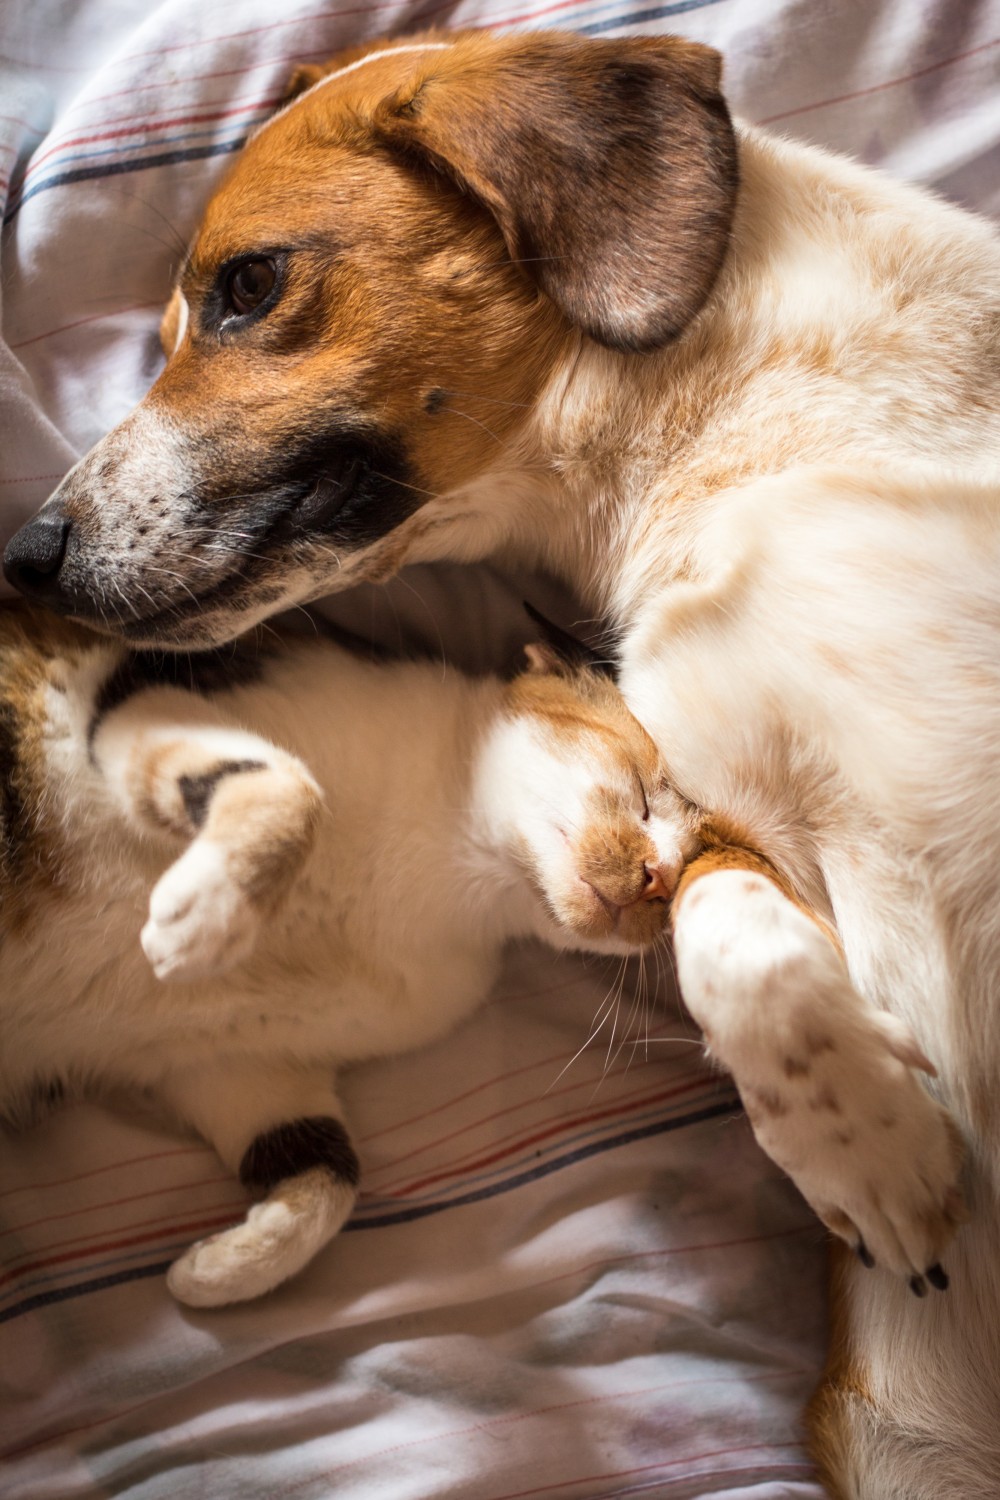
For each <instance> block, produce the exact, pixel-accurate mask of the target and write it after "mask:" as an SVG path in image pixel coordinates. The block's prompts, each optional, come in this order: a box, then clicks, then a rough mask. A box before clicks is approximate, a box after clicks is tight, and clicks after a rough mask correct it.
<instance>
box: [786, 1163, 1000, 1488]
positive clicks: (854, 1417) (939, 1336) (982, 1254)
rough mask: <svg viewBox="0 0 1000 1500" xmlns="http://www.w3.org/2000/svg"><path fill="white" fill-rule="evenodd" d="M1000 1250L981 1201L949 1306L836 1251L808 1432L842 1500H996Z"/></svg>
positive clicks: (964, 1239)
mask: <svg viewBox="0 0 1000 1500" xmlns="http://www.w3.org/2000/svg"><path fill="white" fill-rule="evenodd" d="M998 1243H1000V1218H998V1214H997V1205H996V1204H995V1203H992V1204H991V1203H988V1202H985V1201H979V1200H978V1199H977V1194H976V1192H975V1189H973V1192H972V1194H971V1202H970V1221H969V1223H968V1224H967V1225H966V1226H965V1228H964V1229H963V1231H962V1233H961V1235H959V1237H958V1238H957V1239H956V1241H955V1243H954V1245H953V1246H952V1247H951V1249H950V1250H949V1253H948V1272H949V1276H950V1279H951V1286H950V1289H949V1292H948V1295H947V1297H935V1298H933V1299H932V1298H930V1297H927V1298H924V1299H923V1300H920V1301H918V1300H916V1299H914V1298H912V1297H910V1296H909V1295H908V1294H907V1292H906V1291H905V1289H904V1288H903V1287H902V1286H901V1285H900V1284H899V1283H898V1282H894V1281H893V1280H892V1279H891V1278H889V1277H887V1276H884V1275H881V1274H880V1273H878V1272H871V1271H867V1270H866V1269H865V1268H864V1267H863V1266H862V1265H860V1264H859V1263H858V1262H857V1261H856V1260H855V1259H854V1258H853V1257H852V1256H851V1255H850V1254H849V1253H848V1252H847V1251H845V1250H843V1249H842V1248H841V1247H840V1246H836V1247H835V1254H834V1265H833V1274H832V1293H833V1297H832V1306H831V1318H830V1323H831V1349H830V1356H829V1360H828V1363H827V1368H826V1370H825V1372H824V1375H823V1379H822V1382H821V1384H820V1387H819V1389H818V1391H817V1393H816V1395H815V1397H814V1398H813V1401H812V1403H811V1406H810V1409H809V1413H808V1423H809V1430H810V1439H811V1447H812V1452H813V1457H814V1458H815V1460H816V1463H817V1465H818V1467H819V1470H820V1473H821V1475H822V1477H823V1479H824V1481H825V1483H826V1485H827V1488H828V1490H829V1492H830V1494H831V1495H833V1496H836V1497H837V1500H996V1497H997V1496H998V1495H1000V1266H998V1263H997V1248H996V1247H997V1244H998ZM862 1351H863V1352H862Z"/></svg>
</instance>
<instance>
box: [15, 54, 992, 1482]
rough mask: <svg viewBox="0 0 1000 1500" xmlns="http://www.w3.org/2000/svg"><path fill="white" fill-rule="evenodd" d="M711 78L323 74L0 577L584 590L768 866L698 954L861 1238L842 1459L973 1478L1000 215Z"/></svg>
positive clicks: (55, 586)
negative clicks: (452, 571)
mask: <svg viewBox="0 0 1000 1500" xmlns="http://www.w3.org/2000/svg"><path fill="white" fill-rule="evenodd" d="M720 79H721V69H720V60H719V58H718V56H717V55H716V54H715V53H713V52H711V51H710V50H708V49H706V48H704V47H701V46H698V45H696V44H693V43H689V42H686V41H682V40H679V39H671V38H655V39H653V38H626V39H619V40H605V41H593V40H588V41H585V40H582V39H579V38H576V37H573V36H571V35H568V34H565V33H551V34H548V33H544V32H540V33H534V34H531V33H527V34H522V35H518V36H511V37H503V38H500V37H496V36H492V35H489V34H485V33H484V34H452V35H449V34H445V33H427V34H424V35H420V36H411V37H407V38H405V39H402V40H397V41H391V42H381V43H375V44H372V45H370V46H369V47H367V48H362V49H358V50H356V51H355V52H354V53H350V54H344V55H341V56H339V57H338V58H335V59H334V60H333V61H332V62H331V63H330V64H329V65H328V66H327V67H326V68H303V69H300V70H299V72H298V74H297V75H296V77H295V79H294V81H293V86H292V89H291V91H290V96H289V99H288V101H287V103H286V104H285V105H284V107H283V108H282V109H280V110H279V111H278V113H277V114H276V115H275V116H274V117H273V118H272V119H271V120H270V121H269V122H267V123H266V124H265V125H264V126H263V127H261V128H260V129H259V130H258V131H257V132H256V134H255V135H254V136H253V137H252V139H251V140H250V142H249V143H248V145H247V147H246V149H245V151H244V152H243V154H242V156H241V157H240V158H239V159H238V160H237V161H236V162H235V164H234V166H233V168H232V170H231V172H230V174H229V175H228V177H227V178H226V179H225V180H224V182H223V184H222V186H221V187H220V188H219V190H218V191H217V192H216V194H215V196H214V197H213V199H212V200H211V202H210V203H209V205H208V207H207V210H206V212H205V217H204V221H203V223H202V225H201V228H200V230H199V231H198V234H197V236H196V238H195V241H194V244H193V246H192V248H191V251H190V253H189V255H188V258H187V260H186V262H185V264H184V267H183V269H182V271H181V274H180V277H179V281H178V285H177V289H176V291H175V292H174V295H173V298H172V300H171V302H170V305H169V307H168V309H167V312H166V315H165V318H164V323H163V330H162V332H163V339H164V345H165V349H166V351H167V354H168V359H167V363H166V367H165V369H164V371H163V373H162V374H161V376H160V377H159V379H158V380H157V382H156V383H155V385H154V386H153V388H152V389H151V391H150V392H149V394H148V395H147V397H146V398H145V400H144V401H143V402H142V403H141V404H140V405H139V407H138V408H137V409H136V410H135V412H133V413H132V415H131V416H129V417H128V418H127V419H126V420H125V421H124V422H123V423H121V425H120V426H119V427H117V428H116V429H115V430H114V431H113V432H111V433H110V434H109V435H108V436H107V437H106V438H105V439H104V440H103V441H102V442H101V443H99V444H98V446H97V447H96V448H95V449H94V450H93V451H92V452H91V453H90V454H89V455H88V456H87V457H86V458H85V459H84V460H83V461H82V462H81V463H80V464H78V465H77V467H76V468H75V469H74V470H73V471H72V472H71V473H70V474H69V475H68V476H67V478H66V479H65V480H64V482H63V483H62V484H61V485H60V487H59V489H58V490H57V491H56V493H55V494H54V495H53V497H52V498H51V499H50V500H49V501H48V502H47V504H46V505H45V506H44V507H43V508H42V510H41V511H40V512H39V514H38V516H37V517H36V518H35V519H34V520H32V521H31V522H29V523H28V524H27V525H26V526H25V527H24V528H22V530H21V531H20V532H19V533H18V534H17V536H16V537H15V538H14V539H13V541H12V542H11V543H10V545H9V547H8V549H7V552H6V555H5V560H4V566H5V571H6V573H7V576H8V578H9V579H10V580H11V581H12V582H13V583H14V584H15V585H16V586H17V587H18V588H19V589H21V590H22V592H24V593H26V594H28V595H30V596H31V597H33V598H35V599H37V600H39V601H42V602H44V603H46V604H48V605H49V606H50V607H53V608H55V609H56V610H58V611H61V612H62V613H64V614H68V615H70V616H72V617H74V618H77V619H81V620H84V621H86V622H87V623H90V624H91V625H95V626H97V627H98V628H99V629H102V630H104V631H107V632H110V633H112V634H115V635H118V636H120V637H123V638H124V639H126V640H128V641H131V642H133V643H134V644H136V645H141V646H153V645H155V646H160V647H168V648H178V649H180V648H184V649H190V648H192V647H202V646H210V645H214V644H218V643H220V642H223V641H225V640H228V639H230V638H231V637H233V636H234V635H236V634H237V633H238V632H240V631H242V630H244V629H246V628H248V627H250V626H252V625H253V624H255V623H256V622H258V621H260V620H262V619H264V618H265V617H266V616H268V615H270V614H272V613H273V612H275V611H277V610H280V609H281V608H283V607H284V606H286V605H289V604H292V603H301V602H304V601H307V600H310V599H314V598H316V597H318V596H319V595H321V594H323V593H327V592H330V591H331V590H337V589H340V588H343V587H346V586H347V585H349V584H351V583H352V582H354V581H357V580H361V579H368V580H373V579H374V580H377V579H384V578H386V577H388V576H389V575H391V574H393V573H394V572H395V571H396V570H397V569H398V568H399V567H401V566H402V565H403V564H404V563H408V562H417V561H429V560H435V559H441V558H450V559H453V560H461V561H472V560H475V559H479V558H483V557H486V556H492V555H497V554H501V555H504V556H506V557H507V558H510V559H516V560H518V561H526V562H530V563H532V564H535V565H542V566H544V567H546V568H548V569H549V570H551V571H552V572H553V573H555V574H556V575H558V576H560V577H561V578H562V579H563V580H565V581H566V582H567V583H568V584H569V585H570V586H571V587H572V588H573V589H574V590H575V591H576V593H577V594H578V596H579V597H580V598H581V599H584V600H586V601H587V603H588V606H589V608H590V610H591V611H592V612H593V613H595V614H599V615H601V616H603V617H604V618H605V619H606V620H607V621H608V622H609V625H610V627H611V628H612V629H613V631H614V634H615V636H616V638H617V641H618V643H619V649H620V654H621V660H622V679H621V680H622V685H623V689H624V692H625V695H626V698H627V701H628V702H629V704H630V706H631V707H632V708H633V710H634V711H635V713H636V714H637V716H638V717H639V719H640V720H641V722H643V723H644V724H645V726H646V727H647V729H648V730H649V731H650V732H651V733H652V735H653V737H654V739H655V740H656V742H657V744H658V747H659V749H660V750H661V752H662V753H663V755H664V757H665V760H666V763H667V765H668V767H669V769H670V774H671V777H672V780H673V781H674V783H675V784H676V785H677V786H678V787H679V788H680V790H681V791H682V793H683V794H684V795H685V796H686V797H687V798H689V800H690V801H691V802H692V803H694V804H695V805H696V806H698V807H699V808H701V809H708V810H710V811H711V813H712V815H713V817H714V818H715V820H716V823H717V824H718V823H720V822H723V823H726V824H727V826H728V827H729V828H731V829H732V830H733V842H734V843H740V844H742V845H743V846H744V847H745V848H749V849H757V850H759V851H760V859H761V861H762V862H763V863H762V866H761V868H760V869H759V870H757V871H756V872H755V871H754V870H753V869H750V870H748V869H747V868H746V866H745V864H744V865H743V866H741V867H735V868H734V867H729V866H728V865H727V861H726V857H725V854H724V851H720V855H719V860H718V867H717V868H715V869H714V870H711V871H710V872H709V873H708V874H707V875H705V876H704V878H702V879H701V880H699V881H698V883H697V885H696V886H694V887H693V888H692V889H691V890H690V892H689V893H688V894H687V895H685V892H684V891H683V890H682V891H681V892H680V894H679V896H678V898H677V902H676V912H677V918H676V947H677V958H678V966H679V973H680V978H681V984H682V988H683V991H684V994H685V998H686V1000H687V1002H688V1004H689V1006H690V1008H691V1009H692V1011H693V1013H694V1014H695V1016H696V1018H697V1019H698V1020H699V1022H700V1023H701V1024H702V1026H703V1028H704V1030H705V1035H706V1040H707V1043H708V1045H709V1047H710V1048H711V1050H712V1052H713V1054H714V1055H715V1056H716V1057H717V1058H718V1059H719V1061H720V1062H721V1063H722V1064H723V1065H724V1066H726V1067H727V1068H729V1069H730V1070H731V1071H732V1073H733V1075H734V1077H735V1079H736V1082H737V1084H738V1086H739V1087H740V1090H741V1093H742V1095H743V1098H744V1101H745V1103H746V1105H747V1109H748V1113H749V1114H750V1118H751V1122H752V1123H753V1125H754V1128H755V1131H756V1133H757V1135H758V1138H759V1139H760V1141H761V1143H762V1144H763V1145H764V1147H765V1149H767V1150H769V1151H770V1152H771V1154H772V1155H773V1156H774V1157H775V1159H776V1160H778V1161H779V1162H780V1163H781V1164H782V1165H783V1166H784V1167H785V1168H786V1170H787V1171H789V1173H790V1175H791V1176H792V1177H793V1178H794V1180H795V1181H796V1182H797V1183H798V1184H799V1186H800V1187H801V1188H802V1189H803V1191H804V1192H805V1194H806V1196H807V1197H808V1198H809V1201H810V1202H812V1204H813V1206H814V1207H815V1208H816V1209H817V1211H818V1212H819V1213H820V1214H821V1216H822V1217H823V1218H824V1219H825V1221H826V1222H827V1224H828V1225H829V1226H830V1228H831V1229H832V1230H833V1231H834V1233H835V1234H837V1235H839V1236H840V1238H841V1240H842V1241H843V1242H845V1244H846V1245H848V1246H850V1247H851V1248H853V1249H854V1250H855V1251H856V1252H857V1253H856V1255H855V1256H851V1255H849V1254H847V1253H845V1254H843V1255H842V1256H840V1257H838V1258H837V1264H836V1267H835V1278H834V1299H833V1307H834V1322H833V1347H832V1353H831V1358H830V1363H829V1366H828V1369H827V1371H826V1374H825V1377H824V1380H823V1384H822V1387H821V1389H820V1391H819V1393H818V1394H817V1397H816V1400H815V1401H814V1403H813V1408H812V1413H811V1424H812V1433H813V1441H814V1450H815V1453H816V1456H817V1460H818V1463H819V1465H820V1468H821V1471H822V1473H823V1475H824V1477H825V1480H826V1483H827V1484H828V1486H829V1487H830V1490H831V1492H832V1493H834V1494H836V1495H840V1496H852V1497H862V1496H863V1497H868V1500H893V1497H898V1500H903V1497H906V1500H946V1497H955V1500H958V1497H962V1500H972V1497H984V1500H985V1497H986V1496H995V1495H996V1494H997V1493H1000V1420H998V1418H1000V1267H998V1265H997V1263H996V1259H995V1245H996V1243H997V1234H998V1230H1000V1211H998V1192H1000V1100H998V1097H997V1091H996V1079H997V1076H998V1072H1000V1025H998V1017H1000V979H998V977H997V976H998V974H1000V899H998V898H1000V877H998V874H997V869H998V860H997V854H998V852H1000V808H998V806H997V801H996V796H995V785H996V771H997V761H998V753H1000V691H998V689H1000V608H998V605H1000V584H998V578H1000V570H998V565H1000V477H998V475H1000V463H998V460H1000V401H998V394H1000V245H998V241H997V237H996V235H995V234H994V232H993V231H992V230H991V228H990V227H989V226H988V225H986V224H985V223H983V222H980V221H979V220H977V219H975V218H974V217H972V216H971V215H968V214H965V213H962V212H960V211H958V210H956V209H954V208H951V207H949V206H947V205H945V204H943V203H941V202H939V201H937V200H936V199H934V198H933V197H931V196H930V195H928V194H926V193H924V192H921V191H919V190H916V189H914V188H911V187H906V186H902V185H899V184H895V183H893V182H891V181H889V180H887V179H885V178H884V177H882V176H880V175H878V174H877V173H874V172H871V171H869V170H866V169H864V168H862V167H860V166H857V165H855V164H852V163H850V162H848V161H844V160H841V159H838V158H835V157H833V156H830V155H827V154H825V153H823V152H821V151H818V150H816V149H811V148H806V147H801V146H798V145H794V144H791V143H789V142H785V141H781V140H777V139H771V138H768V137H767V136H766V135H764V134H762V133H761V132H759V131H757V130H755V129H751V128H749V127H746V126H740V125H734V124H733V122H732V121H731V119H730V116H729V113H728V110H727V108H726V105H725V102H724V100H723V97H722V94H721V92H720ZM774 872H778V878H772V875H773V874H774ZM806 913H807V914H808V915H805V914H806ZM736 931H738V932H739V933H740V934H742V935H743V936H744V938H745V935H746V933H748V932H752V933H754V934H756V938H755V941H754V942H752V943H748V942H747V941H745V940H744V941H742V942H741V943H740V945H739V963H738V965H737V964H735V963H734V964H732V965H731V968H732V973H731V974H729V976H728V979H727V982H726V983H725V984H724V985H722V986H721V987H720V986H719V985H718V984H717V983H716V981H715V980H713V978H712V977H711V975H710V972H709V969H710V965H709V963H708V958H709V957H711V958H712V960H713V962H714V963H715V966H716V967H715V971H713V972H716V973H717V970H718V962H719V959H720V956H721V957H722V958H723V959H724V958H725V955H726V953H727V951H732V950H731V949H729V946H728V945H729V944H730V939H731V938H732V936H733V934H734V932H736ZM826 933H828V934H829V935H825V934H826ZM838 948H839V949H842V954H843V957H841V954H840V952H839V951H838ZM831 1017H834V1018H836V1020H837V1025H838V1026H840V1025H843V1026H845V1027H847V1029H848V1030H850V1031H851V1032H852V1035H853V1036H854V1037H855V1041H856V1047H855V1048H854V1055H855V1056H861V1057H862V1058H863V1059H864V1061H863V1064H862V1065H860V1066H857V1067H854V1066H851V1067H846V1066H845V1064H844V1062H843V1058H842V1056H841V1053H840V1051H839V1048H838V1046H837V1044H836V1043H834V1042H833V1039H832V1037H831V1032H830V1028H829V1027H828V1026H827V1024H826V1022H827V1021H828V1020H829V1019H830V1018H831ZM913 1068H922V1069H924V1071H926V1072H928V1073H930V1072H936V1075H937V1077H936V1083H935V1084H933V1085H932V1087H933V1089H934V1096H933V1097H932V1094H931V1093H930V1092H928V1091H927V1090H926V1089H924V1088H923V1087H920V1086H918V1085H917V1083H916V1081H915V1075H914V1073H913V1072H912V1069H913ZM901 1089H912V1090H915V1091H916V1092H917V1093H918V1094H919V1098H920V1100H921V1101H922V1102H921V1103H920V1104H919V1105H914V1108H913V1110H912V1111H911V1112H910V1113H909V1114H907V1116H906V1118H905V1120H903V1119H901V1116H900V1112H899V1111H898V1110H897V1109H896V1107H895V1100H896V1099H897V1098H898V1095H899V1090H901ZM793 1093H794V1094H795V1098H796V1100H797V1101H798V1105H797V1107H795V1108H792V1107H791V1096H792V1094H793ZM914 1097H915V1096H914V1095H913V1094H912V1093H908V1094H907V1098H908V1099H912V1098H914ZM942 1106H946V1108H945V1107H942ZM810 1119H812V1122H813V1124H812V1127H811V1128H810V1129H808V1130H805V1131H804V1132H803V1131H800V1129H799V1127H800V1126H801V1124H802V1122H803V1120H805V1121H807V1122H808V1121H809V1120H810ZM817 1122H818V1123H817ZM959 1132H960V1134H961V1136H962V1137H963V1138H964V1141H965V1143H966V1151H967V1160H966V1167H965V1180H964V1189H965V1196H966V1201H967V1204H968V1210H969V1222H968V1223H967V1224H966V1225H965V1226H964V1227H963V1228H962V1229H961V1231H960V1232H959V1233H958V1234H957V1236H956V1237H955V1239H954V1240H953V1241H952V1242H951V1243H950V1244H949V1241H950V1239H951V1235H952V1234H953V1232H954V1230H955V1228H956V1225H957V1223H958V1221H959V1219H960V1218H961V1217H962V1212H963V1210H962V1206H961V1202H960V1197H959V1194H958V1191H957V1186H956V1176H957V1172H958V1161H959V1154H960V1152H959V1147H958V1144H957V1138H958V1134H959ZM946 1247H947V1263H948V1272H949V1273H950V1279H951V1290H950V1291H949V1293H948V1295H947V1296H945V1297H933V1298H929V1299H926V1298H925V1297H924V1295H923V1294H924V1293H926V1291H927V1286H928V1277H929V1278H930V1282H931V1284H932V1285H936V1286H940V1287H943V1286H944V1285H945V1282H946V1276H945V1272H944V1271H943V1270H942V1269H941V1267H940V1265H939V1264H938V1257H939V1255H941V1254H943V1253H944V1251H945V1248H946ZM874 1260H877V1261H879V1262H880V1264H881V1267H882V1269H879V1270H871V1269H869V1268H868V1267H869V1265H870V1264H871V1263H872V1262H873V1261H874ZM890 1272H891V1273H894V1274H889V1273H890ZM908 1283H909V1289H908ZM911 1290H912V1291H915V1292H917V1293H918V1295H917V1296H916V1297H914V1296H911V1294H910V1292H911Z"/></svg>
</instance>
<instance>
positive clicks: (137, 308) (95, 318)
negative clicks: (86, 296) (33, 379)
mask: <svg viewBox="0 0 1000 1500" xmlns="http://www.w3.org/2000/svg"><path fill="white" fill-rule="evenodd" d="M162 306H163V303H162V302H136V303H134V304H133V305H132V306H131V307H116V308H114V309H113V311H111V312H102V313H92V314H91V315H90V317H89V318H77V319H76V321H75V322H73V323H61V324H60V325H59V327H58V328H49V329H46V331H45V333H36V334H33V335H32V336H31V338H30V339H21V340H20V341H19V342H18V343H16V344H8V346H7V347H8V348H9V349H27V347H28V345H29V344H37V343H40V342H41V340H42V339H51V338H54V337H55V335H56V334H57V333H67V332H68V331H69V329H71V328H82V327H83V325H84V323H100V322H101V321H102V320H103V319H104V318H117V317H119V316H120V315H121V314H122V313H133V312H148V311H149V309H150V308H153V307H162Z"/></svg>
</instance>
